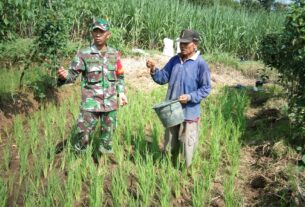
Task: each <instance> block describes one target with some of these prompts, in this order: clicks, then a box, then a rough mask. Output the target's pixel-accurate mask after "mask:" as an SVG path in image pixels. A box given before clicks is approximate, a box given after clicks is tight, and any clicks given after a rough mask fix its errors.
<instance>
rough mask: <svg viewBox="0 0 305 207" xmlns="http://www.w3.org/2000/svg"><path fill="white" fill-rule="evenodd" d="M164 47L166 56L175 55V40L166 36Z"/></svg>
mask: <svg viewBox="0 0 305 207" xmlns="http://www.w3.org/2000/svg"><path fill="white" fill-rule="evenodd" d="M163 42H164V48H163V54H164V55H166V56H170V57H172V56H174V41H173V40H172V39H169V38H164V39H163Z"/></svg>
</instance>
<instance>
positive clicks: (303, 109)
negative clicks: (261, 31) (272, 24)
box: [261, 0, 305, 132]
mask: <svg viewBox="0 0 305 207" xmlns="http://www.w3.org/2000/svg"><path fill="white" fill-rule="evenodd" d="M261 54H262V59H263V61H264V62H265V63H266V64H267V65H269V66H271V67H274V68H276V69H277V70H278V71H279V72H280V73H281V81H282V84H283V85H284V86H285V88H286V89H287V92H288V101H289V111H290V117H291V120H292V122H293V123H294V124H295V125H296V127H297V128H299V129H300V130H301V132H302V131H303V132H305V127H304V126H305V125H304V124H305V91H304V84H305V76H304V74H305V69H304V65H305V1H304V0H300V1H296V2H295V3H294V4H293V5H292V6H291V8H290V11H289V13H288V14H287V17H286V23H285V29H284V31H283V32H282V33H273V34H269V35H267V36H266V37H265V38H264V39H263V41H262V43H261Z"/></svg>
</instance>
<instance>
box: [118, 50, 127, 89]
mask: <svg viewBox="0 0 305 207" xmlns="http://www.w3.org/2000/svg"><path fill="white" fill-rule="evenodd" d="M116 75H117V78H118V83H117V85H116V90H117V93H125V92H126V89H125V80H124V68H123V65H122V61H121V53H120V52H119V51H118V53H117V63H116Z"/></svg>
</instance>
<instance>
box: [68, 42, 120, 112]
mask: <svg viewBox="0 0 305 207" xmlns="http://www.w3.org/2000/svg"><path fill="white" fill-rule="evenodd" d="M80 73H81V74H82V77H81V90H82V97H81V109H82V110H86V111H93V112H107V111H113V110H116V109H117V108H118V94H119V93H123V92H124V90H125V87H124V85H125V84H124V71H123V68H122V64H121V60H120V53H119V52H118V51H116V50H115V49H113V48H110V47H107V49H106V50H100V51H99V50H98V49H97V47H96V46H95V45H92V46H91V47H88V48H85V49H83V50H81V51H80V52H78V54H77V55H76V56H75V57H74V59H73V61H72V62H71V65H70V69H69V70H68V76H67V80H66V83H69V82H74V81H75V80H76V78H77V77H78V75H79V74H80Z"/></svg>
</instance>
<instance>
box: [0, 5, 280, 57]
mask: <svg viewBox="0 0 305 207" xmlns="http://www.w3.org/2000/svg"><path fill="white" fill-rule="evenodd" d="M7 2H8V1H6V0H5V1H4V3H3V5H6V7H5V8H6V10H7V11H5V14H4V13H3V14H2V15H3V17H4V16H7V17H9V15H11V14H15V13H16V11H15V10H16V9H15V7H14V8H11V7H8V6H7V5H8V3H7ZM16 2H17V0H16ZM18 2H19V3H18V5H19V7H20V9H19V10H18V11H19V12H18V14H16V15H15V16H16V18H15V19H13V18H11V20H7V22H8V23H9V26H8V27H7V28H6V27H3V29H2V28H1V32H11V33H12V34H14V35H15V36H19V37H29V38H32V37H33V35H34V32H33V31H42V28H43V27H44V25H45V26H47V25H48V23H47V22H49V24H51V25H53V26H54V28H53V31H54V32H55V30H58V31H60V32H61V33H65V34H68V35H69V38H70V39H71V40H76V41H79V40H80V39H84V38H85V39H89V38H90V34H89V31H88V25H89V24H90V23H91V22H92V19H93V18H95V17H105V18H108V19H109V20H110V21H111V25H112V28H116V29H115V30H120V32H119V34H120V35H122V38H123V39H121V40H120V42H121V45H128V46H132V47H140V48H150V49H161V48H162V47H163V38H165V37H169V38H172V39H176V38H177V36H178V35H179V33H180V31H181V29H183V28H193V29H195V30H198V32H199V33H200V34H201V35H202V40H203V41H202V43H201V49H203V50H205V51H207V52H216V51H217V52H226V53H231V54H235V55H238V56H241V55H242V56H244V57H247V58H255V57H257V55H256V54H257V53H256V52H257V47H258V43H259V41H260V39H261V37H262V36H263V35H264V34H266V33H268V32H269V31H279V30H280V28H281V26H282V24H283V18H282V15H281V14H277V13H276V14H275V13H270V14H269V13H267V12H264V11H261V10H258V11H256V12H251V13H249V11H248V10H246V9H243V8H241V9H238V10H236V9H234V8H235V6H234V5H235V4H237V3H236V2H235V3H234V2H233V1H229V0H226V1H217V2H218V3H217V2H216V1H203V2H202V3H204V2H205V3H207V4H209V5H210V6H198V4H194V3H191V2H189V1H186V0H181V1H177V0H165V1H163V0H156V1H148V0H117V1H116V3H115V4H113V1H111V0H97V1H94V2H88V1H82V0H73V1H72V0H66V1H59V0H57V1H42V2H41V1H38V0H31V1H29V2H27V1H18ZM197 2H201V1H197ZM208 2H210V3H208ZM212 2H213V3H212ZM232 2H233V3H232ZM231 3H232V4H233V6H230V4H231ZM49 4H51V6H50V5H49ZM96 5H99V6H96ZM122 5H124V6H122ZM46 7H47V8H46ZM232 7H233V8H232ZM3 8H4V7H3ZM52 11H53V17H52ZM27 12H30V13H31V15H30V16H31V18H30V17H27V16H22V17H19V16H20V15H21V14H23V13H27ZM49 13H50V14H49ZM55 14H56V15H55ZM189 14H192V15H189ZM47 15H50V18H46V16H47ZM178 16H179V19H177V17H178ZM51 17H52V18H51ZM64 27H65V28H64ZM28 30H30V31H31V32H28ZM35 35H38V36H39V35H41V34H39V32H38V33H35ZM56 37H57V36H56ZM58 40H60V38H59V39H58ZM57 44H59V43H57ZM58 46H60V45H58ZM50 52H51V51H50Z"/></svg>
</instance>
